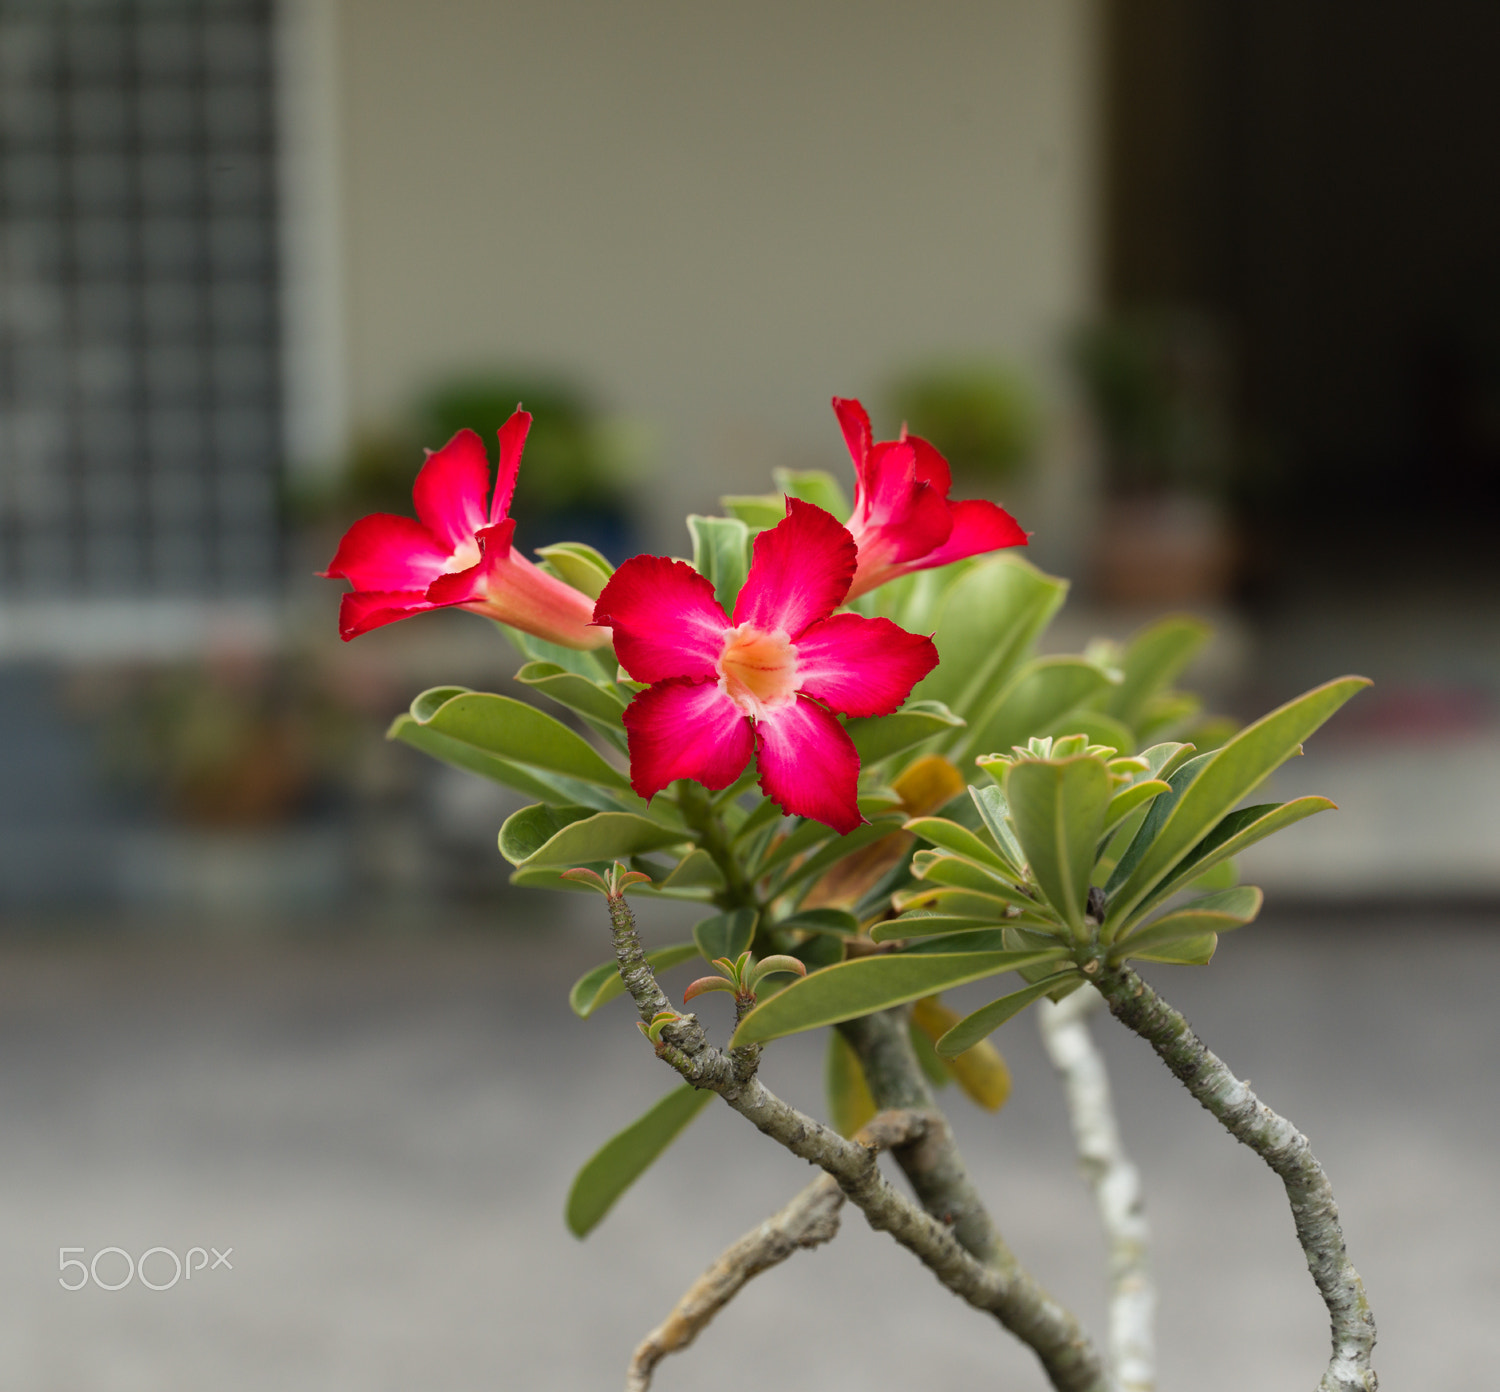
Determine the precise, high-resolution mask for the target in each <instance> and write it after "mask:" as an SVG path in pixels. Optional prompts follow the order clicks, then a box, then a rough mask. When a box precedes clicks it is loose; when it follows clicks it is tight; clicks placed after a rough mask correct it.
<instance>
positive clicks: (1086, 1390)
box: [609, 896, 1112, 1392]
mask: <svg viewBox="0 0 1500 1392" xmlns="http://www.w3.org/2000/svg"><path fill="white" fill-rule="evenodd" d="M609 917H610V924H611V926H612V928H613V930H614V936H615V955H616V958H617V959H618V960H619V962H620V975H621V980H622V981H623V982H624V984H625V988H626V989H627V990H628V991H629V992H630V995H631V998H632V999H633V1000H634V1001H635V1004H636V1009H637V1010H638V1011H639V1012H640V1015H641V1018H642V1020H643V1021H645V1022H648V1023H649V1022H650V1020H651V1019H652V1018H653V1017H654V1016H655V1015H656V1014H657V1013H658V1012H660V1011H661V1010H663V1009H670V1006H669V1005H667V1004H666V996H665V995H664V994H663V993H662V990H661V987H660V986H658V985H657V983H656V978H655V976H654V974H653V973H652V971H651V967H650V964H649V963H648V962H647V961H646V959H645V954H644V953H643V952H642V951H641V946H640V940H639V938H638V937H637V935H636V929H635V919H634V916H633V915H632V914H631V911H630V909H629V906H628V905H627V904H626V903H625V900H624V898H623V896H620V897H610V898H609ZM661 1041H662V1042H661V1043H660V1044H659V1045H658V1046H657V1050H656V1052H657V1056H658V1057H659V1058H662V1059H664V1060H665V1061H666V1062H667V1063H668V1064H670V1065H671V1066H672V1067H673V1068H675V1069H676V1070H677V1072H678V1073H679V1074H681V1075H682V1077H683V1078H685V1079H686V1080H687V1081H688V1082H690V1083H692V1085H693V1086H694V1087H699V1088H708V1089H710V1090H712V1091H714V1092H717V1093H718V1094H719V1096H721V1097H722V1098H723V1099H724V1100H725V1101H726V1102H727V1103H728V1104H729V1105H730V1106H731V1107H732V1108H733V1109H734V1110H735V1111H737V1112H738V1113H739V1114H740V1115H741V1116H743V1117H745V1118H746V1119H747V1120H748V1121H750V1122H751V1123H752V1124H753V1125H754V1126H755V1127H756V1128H757V1129H758V1130H760V1131H761V1132H763V1133H764V1134H765V1135H767V1136H769V1137H771V1139H772V1140H774V1141H777V1142H778V1143H779V1144H781V1145H783V1146H785V1147H786V1149H788V1150H789V1151H791V1152H792V1154H793V1155H796V1156H799V1157H800V1158H801V1159H803V1160H807V1161H810V1162H811V1163H812V1164H814V1165H817V1166H818V1167H819V1168H820V1169H822V1170H824V1171H825V1172H826V1173H828V1174H830V1175H832V1176H833V1177H834V1179H835V1180H836V1181H837V1182H838V1186H839V1188H840V1189H842V1190H843V1192H844V1194H845V1195H846V1196H847V1197H848V1199H849V1200H850V1202H851V1203H853V1204H854V1205H855V1206H856V1207H857V1208H858V1209H859V1210H860V1211H861V1212H862V1213H863V1214H864V1215H865V1219H866V1221H868V1222H869V1224H870V1226H871V1227H872V1228H874V1229H876V1231H878V1232H888V1233H890V1234H891V1236H892V1237H894V1238H895V1239H896V1241H897V1242H899V1243H900V1244H901V1245H902V1246H903V1247H905V1248H906V1249H907V1250H908V1251H910V1252H912V1253H913V1254H914V1255H915V1256H916V1257H917V1258H918V1260H920V1261H921V1262H922V1263H923V1265H924V1266H926V1267H927V1268H928V1270H930V1271H931V1272H932V1273H933V1274H934V1275H935V1276H936V1277H937V1278H938V1280H939V1281H941V1282H942V1283H943V1284H944V1285H945V1286H947V1287H948V1289H949V1290H951V1291H952V1292H953V1293H954V1294H955V1295H958V1296H959V1297H961V1298H962V1299H964V1300H966V1301H967V1302H968V1303H969V1304H971V1305H973V1306H974V1307H975V1308H977V1309H981V1310H985V1311H988V1312H989V1313H990V1314H992V1315H994V1316H995V1318H996V1319H998V1320H999V1321H1000V1323H1001V1324H1002V1325H1004V1326H1005V1328H1007V1329H1009V1330H1010V1331H1011V1332H1012V1333H1013V1334H1015V1335H1016V1336H1017V1337H1018V1338H1020V1339H1021V1340H1022V1341H1023V1342H1024V1343H1026V1344H1027V1345H1029V1346H1030V1348H1031V1349H1032V1351H1033V1352H1034V1353H1035V1354H1036V1355H1037V1357H1038V1358H1039V1359H1040V1360H1041V1363H1042V1366H1043V1367H1044V1368H1045V1369H1046V1372H1047V1376H1048V1378H1049V1379H1050V1380H1051V1382H1052V1385H1053V1387H1054V1388H1057V1389H1058V1392H1112V1389H1111V1387H1110V1382H1109V1378H1108V1376H1107V1374H1106V1373H1105V1370H1104V1367H1103V1364H1102V1363H1101V1361H1100V1359H1099V1356H1098V1354H1097V1353H1096V1352H1095V1351H1094V1348H1093V1346H1092V1345H1091V1344H1090V1342H1089V1340H1088V1338H1087V1336H1085V1335H1084V1333H1083V1331H1082V1330H1081V1329H1080V1328H1079V1326H1078V1322H1077V1320H1076V1319H1074V1318H1073V1316H1072V1315H1071V1314H1069V1313H1068V1312H1067V1311H1066V1310H1064V1309H1063V1308H1062V1307H1061V1306H1060V1305H1058V1304H1057V1303H1056V1302H1055V1301H1053V1300H1052V1299H1051V1298H1050V1297H1049V1296H1047V1295H1046V1293H1045V1292H1043V1291H1042V1290H1041V1288H1040V1287H1039V1286H1037V1284H1036V1283H1035V1282H1034V1281H1033V1280H1032V1279H1031V1278H1030V1277H1029V1276H1028V1275H1026V1274H1025V1273H1024V1272H1021V1271H1019V1270H1018V1269H1015V1268H1013V1267H1012V1268H1004V1267H1000V1266H992V1265H988V1264H986V1263H984V1262H982V1261H979V1260H977V1259H976V1258H975V1257H974V1256H973V1255H971V1254H970V1253H969V1252H967V1251H965V1249H964V1248H963V1247H962V1246H961V1245H960V1243H959V1242H958V1240H957V1238H956V1237H954V1235H953V1233H952V1232H951V1231H950V1229H949V1228H948V1226H947V1224H945V1223H943V1222H941V1221H940V1220H939V1219H937V1218H935V1217H934V1216H933V1215H932V1214H930V1213H927V1212H926V1211H925V1210H924V1209H922V1208H921V1207H919V1206H918V1205H917V1204H915V1203H913V1202H912V1201H911V1200H910V1199H908V1198H907V1197H906V1196H905V1195H904V1194H902V1193H900V1192H899V1191H897V1190H896V1189H895V1188H893V1187H892V1186H891V1185H890V1184H889V1183H888V1182H887V1180H886V1178H885V1176H884V1175H882V1174H881V1172H880V1167H879V1165H878V1164H877V1162H876V1147H875V1145H873V1144H861V1143H860V1142H859V1141H855V1140H848V1139H846V1138H845V1137H843V1136H841V1135H839V1133H838V1132H837V1131H834V1130H833V1129H832V1128H831V1127H827V1126H824V1125H823V1124H822V1123H821V1122H818V1121H815V1120H814V1119H813V1118H812V1117H810V1116H807V1115H805V1114H804V1113H802V1112H799V1111H798V1110H797V1109H796V1108H795V1107H792V1106H791V1105H790V1104H788V1103H787V1102H784V1101H782V1099H781V1098H779V1097H777V1096H776V1095H775V1094H774V1093H773V1092H771V1091H770V1089H768V1088H767V1087H766V1086H765V1085H764V1084H763V1083H762V1082H761V1081H760V1079H759V1078H758V1077H756V1069H757V1065H758V1064H759V1062H760V1046H759V1045H756V1044H752V1045H748V1046H746V1047H744V1048H739V1049H731V1050H730V1051H729V1052H728V1053H725V1052H723V1051H722V1050H720V1049H716V1048H714V1047H713V1046H712V1045H711V1044H709V1042H708V1038H707V1036H706V1035H705V1034H704V1032H703V1027H702V1025H700V1024H699V1023H698V1019H697V1017H696V1016H694V1015H683V1016H681V1017H679V1018H678V1019H676V1020H674V1021H673V1022H671V1023H670V1024H668V1025H667V1026H666V1027H665V1028H664V1029H663V1030H662V1031H661ZM883 1121H884V1122H888V1124H889V1125H890V1126H892V1127H894V1128H896V1130H897V1133H896V1134H892V1135H890V1136H889V1137H883V1138H882V1144H889V1145H890V1147H891V1148H892V1149H895V1148H897V1147H900V1148H907V1147H910V1146H912V1145H916V1144H920V1143H921V1141H922V1140H923V1139H924V1137H925V1136H926V1135H927V1134H929V1133H934V1134H944V1133H946V1131H947V1122H946V1121H945V1120H944V1119H943V1118H942V1117H941V1116H940V1115H937V1114H917V1113H914V1112H896V1113H892V1112H886V1113H882V1114H881V1116H878V1117H876V1118H875V1120H874V1121H872V1122H871V1123H870V1126H869V1127H868V1128H866V1134H867V1135H869V1134H870V1133H873V1132H874V1131H875V1130H876V1128H877V1127H879V1126H880V1125H881V1124H882V1122H883ZM948 1144H950V1145H951V1139H950V1141H949V1142H948Z"/></svg>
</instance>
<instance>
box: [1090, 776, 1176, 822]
mask: <svg viewBox="0 0 1500 1392" xmlns="http://www.w3.org/2000/svg"><path fill="white" fill-rule="evenodd" d="M1171 791H1172V786H1171V784H1170V783H1168V782H1167V781H1166V780H1165V779H1163V778H1146V779H1143V780H1141V781H1140V782H1139V783H1132V784H1131V785H1130V786H1129V787H1128V788H1121V789H1120V791H1119V792H1118V793H1116V794H1115V795H1114V797H1112V798H1110V800H1109V806H1108V807H1107V808H1105V811H1104V830H1103V831H1102V832H1101V833H1100V834H1101V835H1103V836H1108V835H1109V833H1110V832H1112V831H1113V830H1114V829H1115V828H1116V827H1117V826H1119V825H1120V823H1121V822H1123V821H1124V820H1125V819H1126V818H1127V817H1128V816H1130V814H1131V813H1132V812H1134V811H1135V810H1136V808H1138V807H1144V806H1145V805H1146V804H1147V803H1148V802H1150V801H1151V799H1152V798H1154V797H1157V796H1159V795H1160V794H1162V793H1169V792H1171Z"/></svg>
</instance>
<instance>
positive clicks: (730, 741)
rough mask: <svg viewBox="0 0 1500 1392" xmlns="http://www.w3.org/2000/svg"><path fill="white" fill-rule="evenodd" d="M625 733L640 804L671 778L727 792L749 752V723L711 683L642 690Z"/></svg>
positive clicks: (628, 714)
mask: <svg viewBox="0 0 1500 1392" xmlns="http://www.w3.org/2000/svg"><path fill="white" fill-rule="evenodd" d="M650 559H655V557H652V558H650ZM627 564H628V562H627ZM616 573H617V574H618V572H616ZM615 631H616V633H617V634H618V632H619V630H618V629H616V630H615ZM617 643H618V640H617ZM627 670H628V669H627ZM625 732H626V735H627V736H628V737H629V746H630V786H631V787H633V788H634V789H635V790H636V792H637V793H639V794H640V795H641V797H643V798H651V797H654V796H655V795H656V794H657V793H659V792H661V790H662V789H663V788H665V787H666V786H667V784H668V783H670V782H671V781H672V780H673V779H674V778H693V779H696V780H697V781H698V782H699V783H701V784H703V786H704V787H705V788H714V789H718V788H727V787H728V786H729V785H730V784H731V783H733V782H734V780H735V779H736V778H738V777H739V776H740V773H741V771H742V770H743V769H744V767H745V765H746V764H748V763H749V762H750V755H751V754H752V753H754V752H755V735H754V733H753V731H752V729H751V726H750V722H749V720H747V719H746V718H745V717H744V716H743V715H741V714H740V711H739V707H738V706H736V705H735V704H734V702H733V701H731V700H730V699H729V697H728V696H726V695H725V694H724V692H723V691H721V690H720V689H719V684H718V682H717V681H687V680H676V681H663V682H658V683H657V684H656V685H655V686H651V687H647V688H646V690H645V691H642V692H641V693H640V694H639V695H638V696H636V698H635V699H634V700H633V701H632V702H631V703H630V704H629V705H628V706H627V707H626V708H625Z"/></svg>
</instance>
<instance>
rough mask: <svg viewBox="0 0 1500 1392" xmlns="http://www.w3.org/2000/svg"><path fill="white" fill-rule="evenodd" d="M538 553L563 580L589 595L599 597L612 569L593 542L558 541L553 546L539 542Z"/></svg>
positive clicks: (612, 571)
mask: <svg viewBox="0 0 1500 1392" xmlns="http://www.w3.org/2000/svg"><path fill="white" fill-rule="evenodd" d="M536 553H537V555H538V556H540V557H541V558H542V559H543V560H544V561H545V562H546V563H547V564H548V565H549V566H551V567H552V569H553V571H554V572H555V573H556V574H557V577H558V579H560V580H561V581H562V582H563V583H564V584H566V585H571V586H572V587H573V588H574V589H575V590H581V591H583V593H584V594H586V595H587V596H588V597H589V598H590V599H598V598H599V595H600V593H601V592H602V591H603V589H604V587H605V585H606V584H608V583H609V577H610V576H611V575H613V574H614V573H615V568H614V566H612V565H610V563H609V562H608V561H607V560H605V558H604V557H603V556H602V555H601V554H600V553H599V552H598V551H596V550H594V548H593V547H592V546H589V545H586V544H585V543H584V542H581V541H559V542H556V543H555V544H554V545H552V546H539V547H537V549H536Z"/></svg>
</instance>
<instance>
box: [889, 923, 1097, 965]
mask: <svg viewBox="0 0 1500 1392" xmlns="http://www.w3.org/2000/svg"><path fill="white" fill-rule="evenodd" d="M1013 931H1014V930H1013V929H1012V928H1011V927H1010V926H1009V925H1007V926H1006V927H1004V928H999V927H996V926H995V924H994V923H993V922H992V923H991V924H990V925H989V926H988V927H983V928H965V929H963V930H961V931H959V932H954V933H945V934H942V935H940V936H938V937H933V938H916V939H914V940H913V941H912V942H911V943H910V944H909V945H908V946H906V947H903V948H901V949H900V951H901V954H902V955H903V956H911V955H913V954H915V955H918V956H925V955H927V954H929V953H934V952H937V953H952V952H1015V951H1018V950H1019V949H1018V948H1017V947H1016V945H1015V943H1014V942H1013V941H1012V940H1011V937H1010V935H1011V933H1012V932H1013ZM1056 931H1057V932H1059V933H1065V932H1066V931H1067V930H1066V929H1062V928H1059V929H1057V930H1056ZM1034 950H1035V951H1036V952H1038V953H1040V954H1041V956H1040V957H1039V958H1038V960H1039V961H1048V962H1050V961H1058V960H1061V959H1062V958H1064V957H1066V956H1068V955H1069V952H1070V951H1071V949H1070V947H1069V946H1067V945H1065V944H1063V943H1062V942H1060V941H1059V940H1058V939H1057V938H1055V937H1049V938H1048V940H1047V942H1046V945H1045V946H1043V947H1038V948H1035V949H1034Z"/></svg>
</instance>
